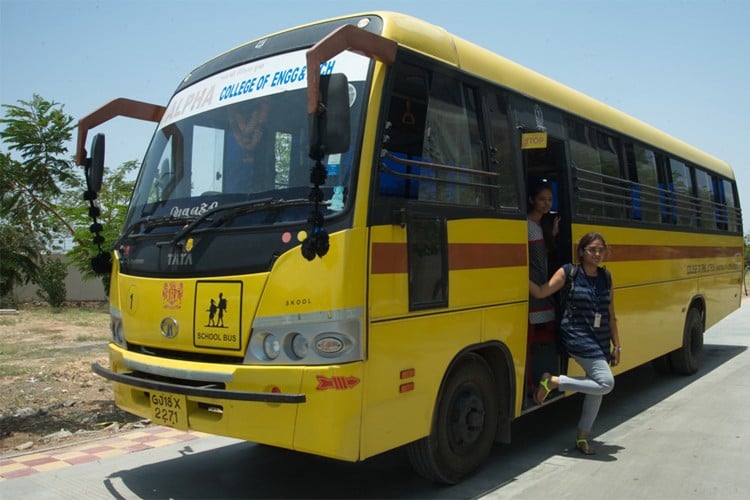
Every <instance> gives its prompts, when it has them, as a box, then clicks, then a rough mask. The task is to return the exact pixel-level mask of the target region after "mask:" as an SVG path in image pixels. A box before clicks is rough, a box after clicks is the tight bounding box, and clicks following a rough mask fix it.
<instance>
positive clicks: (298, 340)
mask: <svg viewBox="0 0 750 500" xmlns="http://www.w3.org/2000/svg"><path fill="white" fill-rule="evenodd" d="M291 337H292V341H291V343H290V346H289V347H290V348H291V355H292V357H294V358H297V359H302V358H304V357H305V356H307V353H308V352H309V351H310V344H309V342H307V339H306V338H305V336H304V335H302V334H299V333H293V334H291Z"/></svg>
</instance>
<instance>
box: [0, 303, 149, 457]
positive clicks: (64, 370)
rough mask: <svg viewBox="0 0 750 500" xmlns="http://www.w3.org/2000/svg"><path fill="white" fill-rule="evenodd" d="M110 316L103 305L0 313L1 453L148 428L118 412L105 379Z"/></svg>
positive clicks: (25, 308) (144, 421)
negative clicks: (94, 367)
mask: <svg viewBox="0 0 750 500" xmlns="http://www.w3.org/2000/svg"><path fill="white" fill-rule="evenodd" d="M108 338H109V314H108V313H107V309H106V306H105V305H103V304H75V305H70V306H68V307H66V308H64V309H63V310H62V311H61V312H58V313H54V312H52V311H51V309H50V308H48V307H42V306H33V305H26V306H22V307H21V308H20V309H19V310H18V313H17V314H12V313H8V311H2V314H0V458H2V457H4V456H9V455H15V454H18V453H28V452H32V451H40V450H43V449H47V448H53V447H58V446H62V445H68V444H76V443H78V442H82V441H88V440H92V439H96V438H99V437H106V436H108V435H111V434H114V433H117V432H122V431H124V430H130V429H132V428H134V427H145V426H148V425H150V421H148V420H142V419H141V418H140V417H136V416H134V415H130V414H128V413H126V412H123V411H122V410H120V409H118V408H117V407H116V406H115V405H114V402H113V397H112V390H111V388H110V386H109V383H108V382H107V381H106V380H105V379H103V378H101V377H99V376H97V375H95V374H94V373H93V372H92V371H91V364H92V363H95V362H96V363H99V364H101V365H103V366H108V360H107V354H106V345H107V341H108Z"/></svg>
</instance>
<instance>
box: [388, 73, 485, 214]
mask: <svg viewBox="0 0 750 500" xmlns="http://www.w3.org/2000/svg"><path fill="white" fill-rule="evenodd" d="M395 71H396V74H395V75H394V79H395V82H394V88H393V91H392V96H391V101H390V103H389V108H388V124H387V127H386V131H385V137H384V144H383V146H384V149H385V152H384V155H383V159H382V166H381V168H380V172H379V177H378V192H379V194H380V195H384V196H395V197H400V198H409V199H417V200H419V201H427V202H433V203H446V204H453V205H464V206H475V207H490V206H492V199H493V196H492V192H493V187H494V186H495V183H496V181H495V179H494V176H492V175H489V173H488V170H487V167H486V162H485V161H484V151H483V148H484V144H485V141H483V139H482V134H481V128H480V122H479V111H478V95H477V90H476V89H475V88H473V87H470V86H468V85H465V84H464V83H462V82H461V81H460V80H458V79H456V78H454V77H451V76H448V75H444V74H440V73H434V74H429V73H428V72H427V71H425V70H423V69H421V68H418V67H416V66H412V65H408V64H404V65H401V66H400V67H398V68H395ZM473 172H477V174H475V173H473Z"/></svg>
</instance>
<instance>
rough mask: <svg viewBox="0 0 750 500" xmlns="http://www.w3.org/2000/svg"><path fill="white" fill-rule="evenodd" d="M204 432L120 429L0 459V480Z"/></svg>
mask: <svg viewBox="0 0 750 500" xmlns="http://www.w3.org/2000/svg"><path fill="white" fill-rule="evenodd" d="M206 435H207V434H203V433H201V432H195V431H188V432H184V431H179V430H175V429H170V428H167V427H149V428H146V429H142V430H136V431H131V432H124V433H121V434H118V435H117V436H114V437H110V438H102V439H96V440H93V441H89V442H87V443H85V444H78V445H73V446H67V447H61V448H54V449H49V450H42V451H34V452H31V453H25V454H19V455H15V456H11V457H6V458H0V483H2V482H3V481H6V480H8V479H15V478H19V477H25V476H30V475H32V474H36V473H39V472H46V471H51V470H57V469H62V468H65V467H70V466H72V465H78V464H85V463H87V462H95V461H97V460H101V459H103V458H109V457H116V456H119V455H125V454H126V453H133V452H136V451H143V450H150V449H153V448H158V447H161V446H167V445H170V444H175V443H179V442H183V441H192V440H193V439H198V438H200V437H204V436H206Z"/></svg>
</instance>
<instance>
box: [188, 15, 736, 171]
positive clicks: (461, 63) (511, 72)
mask: <svg viewBox="0 0 750 500" xmlns="http://www.w3.org/2000/svg"><path fill="white" fill-rule="evenodd" d="M373 17H377V18H380V19H381V20H382V26H383V27H382V32H381V33H380V35H381V36H383V37H385V38H389V39H391V40H394V41H395V42H397V43H398V44H399V45H401V46H403V47H406V48H408V49H411V50H413V51H415V52H418V53H422V54H425V55H427V56H430V57H434V58H435V59H438V60H441V61H443V62H445V63H447V64H450V65H453V66H455V67H457V68H460V69H462V70H464V71H466V72H468V73H471V74H473V75H475V76H477V77H479V78H482V79H484V80H487V81H490V82H493V83H497V84H499V85H501V86H503V87H506V88H509V89H512V90H514V91H516V92H519V93H520V94H522V95H525V96H527V97H529V98H532V99H535V100H537V101H540V102H543V103H546V104H549V105H550V106H553V107H556V108H558V109H561V110H563V111H566V112H568V113H570V114H572V115H575V116H577V117H580V118H582V119H584V120H589V121H591V122H594V123H596V124H599V125H602V126H604V127H607V128H609V129H611V130H613V131H617V132H620V133H622V134H624V135H626V136H628V137H631V138H633V139H635V140H639V141H642V142H644V143H646V144H648V145H651V146H653V147H655V148H658V149H660V150H662V151H665V152H668V153H671V154H673V155H675V156H677V157H679V158H682V159H684V160H686V161H688V162H690V163H694V164H697V165H700V166H701V167H704V168H707V169H710V170H712V171H713V172H715V173H717V174H719V175H722V176H724V177H726V178H729V179H734V173H733V171H732V168H731V166H730V165H729V164H728V163H727V162H725V161H723V160H720V159H718V158H716V157H714V156H712V155H710V154H708V153H706V152H704V151H701V150H699V149H698V148H695V147H693V146H690V145H689V144H687V143H685V142H683V141H680V140H679V139H676V138H675V137H673V136H671V135H669V134H667V133H665V132H662V131H661V130H659V129H657V128H655V127H652V126H651V125H648V124H646V123H644V122H642V121H640V120H638V119H636V118H634V117H632V116H629V115H627V114H625V113H623V112H622V111H619V110H617V109H615V108H613V107H611V106H609V105H607V104H604V103H603V102H601V101H598V100H596V99H594V98H592V97H589V96H587V95H585V94H583V93H581V92H579V91H577V90H574V89H572V88H570V87H568V86H566V85H563V84H561V83H559V82H557V81H555V80H552V79H551V78H548V77H546V76H544V75H542V74H540V73H537V72H536V71H533V70H531V69H529V68H526V67H524V66H522V65H520V64H518V63H516V62H513V61H511V60H510V59H506V58H505V57H502V56H500V55H498V54H495V53H493V52H491V51H489V50H487V49H484V48H482V47H480V46H478V45H476V44H474V43H472V42H469V41H467V40H464V39H463V38H460V37H458V36H455V35H453V34H451V33H449V32H448V31H447V30H445V29H444V28H442V27H439V26H436V25H434V24H430V23H428V22H426V21H423V20H421V19H418V18H415V17H413V16H409V15H405V14H400V13H397V12H388V11H373V12H363V13H359V14H351V15H347V16H341V17H337V18H332V19H327V20H323V21H317V22H313V23H309V24H305V25H302V26H297V27H295V28H290V29H287V30H283V31H279V32H276V33H273V34H271V35H266V36H263V37H261V38H258V39H255V40H252V41H249V42H247V43H245V44H242V45H240V46H238V47H235V48H234V49H231V50H229V51H227V52H224V53H223V54H220V55H218V56H216V57H215V58H213V59H211V60H210V61H208V62H206V63H205V64H203V65H202V66H199V67H198V68H196V70H195V71H194V72H193V73H191V74H189V75H188V76H187V77H186V78H185V80H183V82H182V83H181V85H180V86H179V87H178V89H177V90H178V91H179V90H180V89H181V88H184V87H186V86H189V85H191V84H192V83H194V78H198V79H200V78H203V77H205V76H207V75H208V74H211V73H213V72H215V71H217V70H219V69H226V68H227V67H229V66H231V65H232V64H233V63H234V64H236V63H237V62H238V61H239V59H238V58H237V56H233V54H239V53H241V52H244V53H247V50H248V48H249V47H252V46H253V45H255V44H256V43H257V42H259V41H261V40H267V39H272V38H274V37H278V36H280V35H283V36H282V38H284V39H286V41H285V43H287V44H288V43H292V44H295V45H298V46H301V45H305V44H309V45H312V43H314V42H316V41H318V40H319V39H321V38H322V37H323V36H325V35H326V34H328V33H327V32H326V30H327V29H328V30H332V29H333V28H326V26H336V25H339V23H340V22H341V21H342V20H344V19H352V18H353V19H357V18H370V19H371V18H373ZM302 28H305V29H307V31H308V33H306V35H305V36H303V37H296V36H294V35H295V32H296V31H297V30H300V29H302ZM277 49H278V46H277ZM267 50H268V51H272V50H273V49H272V48H271V47H268V49H267ZM255 52H256V56H257V55H260V53H262V52H263V50H260V51H257V50H256V51H255Z"/></svg>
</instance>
